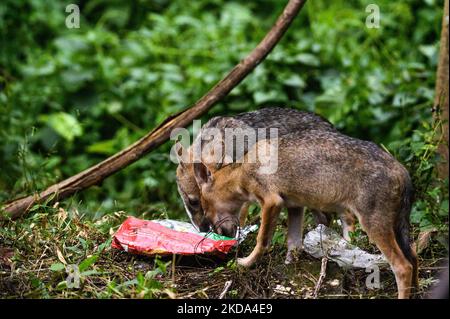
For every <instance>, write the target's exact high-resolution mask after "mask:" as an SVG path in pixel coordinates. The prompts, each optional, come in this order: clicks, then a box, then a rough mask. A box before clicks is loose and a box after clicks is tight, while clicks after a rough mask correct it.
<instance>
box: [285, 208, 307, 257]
mask: <svg viewBox="0 0 450 319" xmlns="http://www.w3.org/2000/svg"><path fill="white" fill-rule="evenodd" d="M287 211H288V231H287V254H286V260H285V263H286V264H290V263H292V262H293V261H294V260H295V259H297V258H298V255H299V253H300V252H301V251H302V249H303V221H304V209H303V207H298V208H297V207H296V208H288V210H287Z"/></svg>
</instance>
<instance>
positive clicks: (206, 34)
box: [0, 0, 448, 290]
mask: <svg viewBox="0 0 450 319" xmlns="http://www.w3.org/2000/svg"><path fill="white" fill-rule="evenodd" d="M368 4H370V1H364V0H355V1H343V0H336V1H332V2H330V1H325V0H316V1H309V2H308V3H307V4H306V6H305V8H304V10H302V12H301V13H300V15H299V17H298V18H297V19H296V20H295V22H294V23H293V25H292V27H291V28H290V30H289V31H288V33H287V34H286V36H285V37H284V38H283V40H282V42H281V43H280V44H279V45H278V46H277V47H276V48H275V49H274V51H273V52H272V53H271V54H270V55H269V57H268V58H267V60H266V61H264V62H263V63H262V64H261V65H260V66H259V67H258V68H257V69H256V70H255V71H254V72H253V73H252V74H251V75H250V76H249V77H248V78H247V79H246V80H245V81H244V82H243V83H241V84H240V85H239V86H238V87H237V88H236V89H235V90H233V92H232V93H231V94H230V96H229V97H227V98H226V99H225V100H224V101H223V102H221V103H219V105H217V106H216V107H215V108H214V109H213V110H212V111H211V112H209V114H208V115H207V116H205V117H204V119H207V118H209V117H211V116H213V115H217V114H233V113H236V112H242V111H249V110H253V109H257V108H260V107H263V106H269V105H287V106H290V107H294V108H298V109H302V110H310V111H315V112H317V113H319V114H321V115H323V116H324V117H326V118H328V119H329V120H330V121H331V122H333V123H334V124H335V125H336V126H337V127H338V128H339V129H340V130H342V131H343V132H344V133H347V134H349V135H352V136H355V137H359V138H363V139H370V140H373V141H375V142H377V143H382V144H383V145H385V146H386V148H387V149H388V150H389V151H390V152H392V153H393V154H394V155H396V156H397V158H399V160H400V161H402V162H403V163H405V164H406V165H407V166H408V168H409V169H410V172H411V174H412V175H413V177H414V183H415V186H416V189H417V202H416V204H415V206H414V211H413V214H412V221H413V222H414V223H415V224H416V225H417V226H418V227H419V228H421V229H425V228H429V227H435V228H439V229H441V228H446V227H448V226H446V225H448V217H447V216H448V215H447V211H448V206H447V204H448V193H447V191H446V190H445V188H444V186H445V184H444V185H443V184H441V181H438V180H437V179H436V177H435V176H434V173H433V172H432V167H433V166H434V165H435V163H436V158H435V157H434V150H435V148H436V145H437V143H436V140H435V139H434V137H433V136H432V134H433V132H434V126H433V123H432V114H431V112H430V109H431V106H432V103H433V91H434V83H435V70H436V63H437V54H438V50H437V49H438V39H439V32H440V26H441V16H442V1H437V0H436V1H433V0H429V1H425V2H424V1H419V0H408V1H403V2H395V1H388V0H380V1H377V4H378V5H379V6H380V10H381V21H380V23H381V27H380V28H379V29H369V28H367V27H365V19H366V17H367V15H368V13H366V12H365V8H366V6H367V5H368ZM65 5H66V2H64V1H60V0H58V1H39V0H28V1H15V0H3V1H1V3H0V33H1V37H0V41H1V42H0V153H1V155H0V167H1V170H0V201H2V202H3V201H5V200H8V199H12V198H14V197H17V196H20V195H22V194H26V193H31V192H34V191H36V190H38V189H42V188H44V187H45V186H47V185H49V184H51V183H53V182H56V181H58V180H61V179H63V178H66V177H69V176H71V175H73V174H75V173H78V172H80V171H82V170H83V169H86V168H88V167H89V166H91V165H93V164H95V163H98V162H99V161H101V160H102V159H104V158H105V157H107V156H109V155H112V154H114V153H115V152H117V151H119V150H121V149H122V148H124V147H126V146H128V145H129V144H131V143H132V142H134V141H136V140H137V139H138V138H139V137H141V136H142V135H143V134H145V132H147V131H148V130H150V129H152V128H154V127H155V126H156V125H158V124H159V123H160V122H161V121H162V120H163V119H165V118H166V117H167V116H168V115H170V114H172V113H174V112H178V111H180V110H182V109H184V108H185V107H187V106H189V105H191V104H192V103H193V102H194V101H196V100H197V99H198V98H199V97H201V96H202V94H204V93H205V92H206V91H207V90H208V89H209V88H210V87H211V86H212V85H213V84H214V83H216V82H217V81H218V80H219V79H220V78H222V77H223V76H224V74H225V73H226V72H227V71H228V70H229V69H230V68H231V67H232V66H234V65H235V64H236V63H237V62H238V61H240V59H242V58H243V57H244V56H245V55H246V54H247V53H248V52H249V51H250V50H251V49H252V48H253V47H254V46H255V45H256V44H257V43H258V42H259V41H260V39H261V38H262V36H263V35H264V34H265V32H266V31H267V30H268V29H269V27H270V26H271V25H272V23H273V21H274V19H275V17H276V15H277V14H278V13H279V12H280V10H281V9H282V7H283V6H284V1H275V0H265V1H264V2H263V3H259V2H251V1H238V0H233V1H230V0H228V1H225V0H201V1H193V2H190V5H189V6H186V3H185V1H180V0H176V1H168V0H158V1H141V0H133V1H102V0H91V1H83V2H82V3H80V9H81V27H80V29H68V28H66V27H65V24H64V23H65V18H66V13H65ZM170 146H171V144H170V143H166V144H165V145H164V146H162V147H160V148H159V149H158V150H156V151H154V152H152V153H150V154H149V155H148V156H146V157H145V158H144V159H142V160H141V161H139V162H137V163H135V164H133V165H131V166H130V167H128V168H127V169H125V170H123V171H121V172H119V173H117V174H115V175H114V176H112V177H110V178H108V179H107V180H105V181H104V182H103V184H102V185H101V187H92V188H91V189H90V190H88V191H85V192H83V193H82V194H79V195H77V196H76V197H74V198H73V199H71V201H69V202H68V204H67V205H68V206H69V207H75V208H77V209H78V210H79V211H80V212H81V213H83V214H86V215H87V216H89V217H90V218H93V219H95V220H97V219H99V218H101V217H102V216H103V215H104V214H107V213H111V212H113V211H118V210H125V211H126V212H127V213H136V214H141V213H143V212H150V214H151V216H161V215H162V216H168V215H169V216H170V217H172V218H185V214H184V212H183V207H182V205H181V201H180V199H179V196H178V194H177V189H176V182H175V164H173V163H171V162H170V161H169V156H168V154H169V152H168V151H169V148H170ZM444 183H445V182H444ZM55 267H56V266H55ZM138 282H139V280H138ZM135 284H136V283H133V285H135ZM144 286H145V285H144ZM111 289H112V290H114V289H116V290H117V289H118V288H117V287H115V288H111ZM119 290H120V289H119Z"/></svg>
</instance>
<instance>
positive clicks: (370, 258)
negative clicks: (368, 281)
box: [303, 224, 388, 268]
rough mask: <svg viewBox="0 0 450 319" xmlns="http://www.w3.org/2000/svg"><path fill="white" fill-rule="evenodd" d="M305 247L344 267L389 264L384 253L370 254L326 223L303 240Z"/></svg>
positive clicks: (319, 256) (367, 266) (311, 253)
mask: <svg viewBox="0 0 450 319" xmlns="http://www.w3.org/2000/svg"><path fill="white" fill-rule="evenodd" d="M303 249H304V250H305V252H306V253H308V254H310V255H312V256H313V257H315V258H322V257H324V255H326V254H327V252H328V258H329V259H331V260H333V261H335V262H336V263H337V264H338V265H339V266H340V267H343V268H369V267H373V266H385V265H388V263H387V261H386V259H385V257H384V256H383V255H382V254H370V253H368V252H366V251H364V250H362V249H361V248H359V247H357V246H355V245H352V244H350V243H349V242H348V241H346V240H345V239H344V238H342V237H341V236H340V235H339V234H337V233H336V232H335V231H333V230H332V229H330V228H328V227H326V226H325V225H322V224H320V225H318V226H317V227H316V228H315V229H313V230H312V231H310V232H308V233H307V234H306V236H305V239H304V240H303Z"/></svg>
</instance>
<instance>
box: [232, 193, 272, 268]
mask: <svg viewBox="0 0 450 319" xmlns="http://www.w3.org/2000/svg"><path fill="white" fill-rule="evenodd" d="M280 211H281V199H278V198H275V199H272V200H270V201H266V202H265V203H264V204H263V207H262V212H261V227H260V228H259V232H258V238H257V239H256V246H255V248H253V251H252V252H251V254H250V255H248V256H247V257H245V258H238V260H237V262H238V264H239V265H240V266H243V267H250V266H252V265H253V264H254V263H255V262H256V261H257V260H258V259H259V258H260V257H261V256H262V255H263V254H264V252H265V251H266V250H267V249H268V248H269V246H270V243H271V240H272V236H273V232H274V230H275V227H276V225H277V219H278V215H279V214H280Z"/></svg>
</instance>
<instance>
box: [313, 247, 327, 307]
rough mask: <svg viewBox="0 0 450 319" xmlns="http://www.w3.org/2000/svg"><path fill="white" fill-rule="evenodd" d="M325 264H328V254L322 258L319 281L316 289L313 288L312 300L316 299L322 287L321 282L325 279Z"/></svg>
mask: <svg viewBox="0 0 450 319" xmlns="http://www.w3.org/2000/svg"><path fill="white" fill-rule="evenodd" d="M327 264H328V252H327V253H326V254H325V256H323V257H322V264H321V265H320V275H319V279H318V280H317V283H316V287H315V288H314V293H313V298H314V299H317V296H318V295H319V290H320V287H321V286H322V283H323V280H324V279H325V277H326V275H327Z"/></svg>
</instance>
